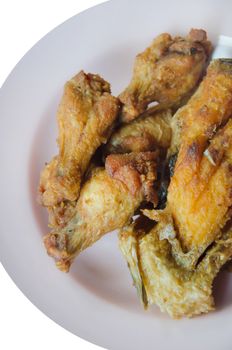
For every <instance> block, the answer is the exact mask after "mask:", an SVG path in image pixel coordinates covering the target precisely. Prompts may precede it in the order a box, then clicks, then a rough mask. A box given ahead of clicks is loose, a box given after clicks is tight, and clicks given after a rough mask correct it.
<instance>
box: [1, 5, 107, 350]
mask: <svg viewBox="0 0 232 350" xmlns="http://www.w3.org/2000/svg"><path fill="white" fill-rule="evenodd" d="M101 2H103V1H102V0H82V1H81V0H56V1H53V0H39V1H33V0H20V1H18V0H7V1H0V86H2V84H3V82H4V80H5V79H6V78H7V76H8V74H9V73H10V71H11V70H12V69H13V67H14V66H15V65H16V63H17V62H18V61H19V60H20V59H21V58H22V56H23V55H24V54H25V53H26V52H27V51H28V50H29V49H30V48H31V47H32V46H33V45H34V44H35V43H36V42H37V41H38V40H39V39H41V38H42V37H43V36H44V35H45V34H47V33H48V32H49V31H50V30H52V29H53V28H54V27H56V26H57V25H59V24H60V23H62V22H64V21H65V20H66V19H68V18H69V17H71V16H73V15H75V14H77V13H78V12H81V11H83V10H85V9H87V8H89V7H91V6H94V5H96V4H99V3H101ZM0 330H1V331H0V349H4V350H12V349H24V350H29V349H30V350H32V349H33V350H42V349H56V350H61V349H62V350H66V349H81V350H82V349H84V350H86V349H87V350H96V349H101V348H100V347H97V346H95V345H92V344H90V343H88V342H86V341H84V340H82V339H80V338H78V337H76V336H74V335H72V334H70V333H69V332H67V331H66V330H64V329H63V328H61V327H60V326H58V325H56V324H55V323H54V322H53V321H51V320H50V319H49V318H47V317H46V316H45V315H43V314H42V313H41V312H40V311H39V310H38V309H36V307H35V306H34V305H32V304H31V303H30V301H29V300H28V299H26V297H25V296H24V295H23V294H22V293H21V292H20V291H19V289H18V288H17V287H16V286H15V284H14V283H13V282H12V281H11V279H10V277H9V276H8V275H7V273H6V272H5V270H4V268H3V267H2V265H1V264H0Z"/></svg>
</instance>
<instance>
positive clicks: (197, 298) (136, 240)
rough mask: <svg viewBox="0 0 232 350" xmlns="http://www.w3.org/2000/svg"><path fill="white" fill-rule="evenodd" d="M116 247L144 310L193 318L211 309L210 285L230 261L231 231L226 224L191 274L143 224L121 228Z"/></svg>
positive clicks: (212, 307) (167, 243)
mask: <svg viewBox="0 0 232 350" xmlns="http://www.w3.org/2000/svg"><path fill="white" fill-rule="evenodd" d="M119 246H120V249H121V251H122V253H123V255H124V257H125V259H126V261H127V264H128V266H129V269H130V272H131V275H132V277H133V282H134V285H135V286H136V288H137V292H138V296H139V298H140V300H141V302H142V304H143V305H144V307H145V308H146V307H147V306H150V305H152V304H156V305H158V306H159V307H160V309H161V311H163V312H167V313H168V314H169V315H170V316H171V317H172V318H181V317H192V316H195V315H199V314H202V313H207V312H209V311H211V310H213V309H214V298H213V294H212V284H213V281H214V279H215V277H216V275H217V274H218V272H219V270H220V268H221V267H222V266H223V265H224V264H225V263H226V262H227V261H229V260H231V258H232V228H231V224H230V225H228V227H227V228H226V230H225V231H224V232H223V234H222V237H221V238H220V240H218V241H216V242H215V243H214V244H213V246H212V247H211V248H210V249H209V250H208V251H207V253H206V255H205V256H204V257H203V259H202V261H201V262H200V263H199V264H198V266H197V267H196V269H194V270H193V271H190V270H187V269H185V268H183V267H180V266H179V265H178V264H177V262H176V260H175V258H174V257H173V256H172V246H171V244H170V243H169V242H168V241H167V240H166V239H163V240H161V239H160V237H159V230H158V227H157V226H155V227H154V228H152V229H151V230H150V232H149V233H146V232H145V230H144V229H143V225H142V226H141V225H140V229H138V228H137V229H136V223H134V224H133V225H131V226H129V227H126V228H124V229H123V230H122V231H121V232H120V235H119Z"/></svg>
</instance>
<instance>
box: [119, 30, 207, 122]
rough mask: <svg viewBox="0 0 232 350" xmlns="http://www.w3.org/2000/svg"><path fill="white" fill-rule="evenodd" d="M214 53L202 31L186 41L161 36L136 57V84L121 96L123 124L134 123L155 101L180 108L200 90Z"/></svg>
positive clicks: (191, 32) (193, 33) (160, 106)
mask: <svg viewBox="0 0 232 350" xmlns="http://www.w3.org/2000/svg"><path fill="white" fill-rule="evenodd" d="M211 50H212V47H211V44H210V42H209V41H208V40H207V36H206V32H205V31H204V30H202V29H200V30H198V29H192V30H191V31H190V33H189V35H188V36H187V37H186V38H181V37H176V38H172V37H171V36H170V35H169V34H167V33H164V34H161V35H159V36H158V37H157V38H156V39H155V40H154V41H153V42H152V44H151V46H149V47H148V48H147V49H146V50H145V51H144V52H142V53H140V54H139V55H137V57H136V60H135V64H134V70H133V77H132V80H131V82H130V84H129V86H128V87H127V88H126V89H125V90H124V91H123V92H122V93H121V94H120V96H119V98H120V101H121V102H122V103H123V108H122V114H121V120H122V121H123V122H129V121H131V120H133V119H134V118H136V117H138V116H139V115H140V114H141V113H143V112H144V111H145V110H146V108H147V107H148V105H149V103H151V102H154V101H156V102H158V103H159V105H158V108H164V107H166V108H169V107H171V108H172V107H173V108H177V107H179V106H180V105H181V104H182V103H183V101H186V99H187V98H188V97H190V96H191V94H192V93H193V90H194V89H195V88H196V86H197V84H198V82H199V79H200V78H201V77H202V75H203V73H204V70H205V66H206V62H207V61H208V58H209V55H210V53H211Z"/></svg>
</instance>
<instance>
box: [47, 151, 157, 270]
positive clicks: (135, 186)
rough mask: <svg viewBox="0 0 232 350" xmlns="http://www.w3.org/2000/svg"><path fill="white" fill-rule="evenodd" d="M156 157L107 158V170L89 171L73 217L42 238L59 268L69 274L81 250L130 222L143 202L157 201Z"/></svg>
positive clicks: (151, 155) (136, 155)
mask: <svg viewBox="0 0 232 350" xmlns="http://www.w3.org/2000/svg"><path fill="white" fill-rule="evenodd" d="M156 158H157V154H156V153H155V152H147V153H140V154H129V155H121V156H120V155H112V156H109V157H108V158H107V159H106V169H107V170H105V169H104V168H96V169H94V170H93V171H92V174H91V176H90V178H89V179H88V180H87V181H86V183H85V184H84V185H83V187H82V189H81V193H80V197H79V199H78V201H77V205H76V207H75V215H74V216H73V218H72V219H71V220H70V221H69V222H68V224H67V225H66V226H65V227H64V228H55V229H54V230H52V232H51V233H49V234H48V235H46V236H45V238H44V243H45V246H46V248H47V252H48V254H49V255H51V256H52V257H54V259H55V260H56V263H57V266H58V268H60V269H61V270H63V271H68V270H69V267H70V265H71V263H72V261H73V260H74V258H75V256H77V255H78V254H79V253H80V252H81V251H82V250H84V249H86V248H87V247H89V246H90V245H92V244H93V243H94V242H96V241H97V240H98V239H100V238H101V237H102V236H103V235H104V234H106V233H107V232H110V231H113V230H115V229H119V228H121V227H123V226H124V225H126V224H127V223H128V222H130V220H131V218H132V216H133V215H134V212H135V211H136V210H137V208H138V207H139V206H140V204H141V203H142V202H143V201H144V200H151V201H153V202H155V201H156V193H155V192H154V189H153V183H154V181H155V180H156ZM107 172H108V173H107Z"/></svg>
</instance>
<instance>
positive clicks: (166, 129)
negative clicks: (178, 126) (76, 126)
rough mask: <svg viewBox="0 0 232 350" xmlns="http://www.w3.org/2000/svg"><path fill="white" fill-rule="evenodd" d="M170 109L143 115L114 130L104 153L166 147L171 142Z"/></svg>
mask: <svg viewBox="0 0 232 350" xmlns="http://www.w3.org/2000/svg"><path fill="white" fill-rule="evenodd" d="M171 117H172V113H171V111H170V110H165V111H158V112H156V113H154V114H152V115H149V114H148V115H144V116H143V117H141V118H137V119H136V120H134V121H132V122H131V123H129V124H126V125H122V126H121V127H120V128H119V129H118V130H117V131H115V132H114V133H113V134H112V136H111V138H110V140H109V141H108V143H107V145H106V153H107V154H112V153H116V154H118V153H129V152H146V151H154V150H155V149H157V148H164V149H167V148H168V147H169V146H170V143H171V137H172V130H171V127H170V123H171Z"/></svg>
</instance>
